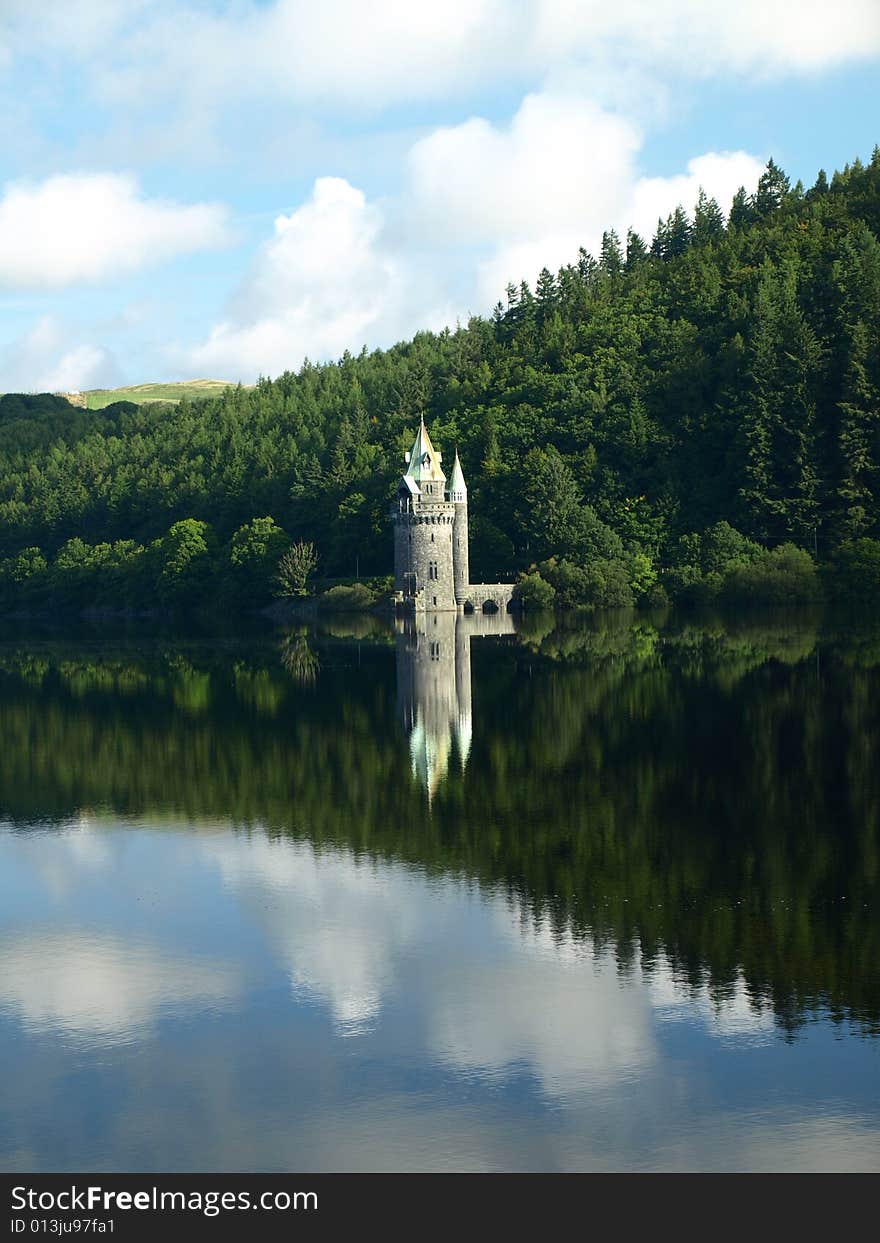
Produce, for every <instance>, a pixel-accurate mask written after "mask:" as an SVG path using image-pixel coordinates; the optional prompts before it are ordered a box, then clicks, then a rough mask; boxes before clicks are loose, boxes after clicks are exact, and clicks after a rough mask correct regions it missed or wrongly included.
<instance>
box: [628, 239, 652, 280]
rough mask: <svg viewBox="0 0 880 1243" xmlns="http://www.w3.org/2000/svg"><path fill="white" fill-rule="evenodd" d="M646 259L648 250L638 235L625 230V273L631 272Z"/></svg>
mask: <svg viewBox="0 0 880 1243" xmlns="http://www.w3.org/2000/svg"><path fill="white" fill-rule="evenodd" d="M647 257H648V248H647V246H646V245H645V243H644V241H643V240H642V238H641V237H639V235H638V233H635V232H634V231H633V230H632V229H628V230H627V234H626V261H625V267H626V271H627V272H632V271H633V269H634V268H637V267H638V265H639V264H640V263H643V262H644V260H645V259H647Z"/></svg>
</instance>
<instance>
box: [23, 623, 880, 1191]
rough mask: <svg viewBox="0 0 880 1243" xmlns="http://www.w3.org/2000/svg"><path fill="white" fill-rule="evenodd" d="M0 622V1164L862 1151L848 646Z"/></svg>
mask: <svg viewBox="0 0 880 1243" xmlns="http://www.w3.org/2000/svg"><path fill="white" fill-rule="evenodd" d="M333 630H335V632H336V633H331V632H328V631H327V630H326V629H325V630H324V631H323V632H322V633H320V634H310V633H306V632H305V631H291V632H289V633H279V634H278V635H274V636H272V637H271V638H264V639H261V640H258V641H250V642H244V641H241V642H238V641H232V640H202V641H198V642H196V641H188V642H172V641H169V640H161V641H160V640H148V639H141V640H138V641H119V642H116V643H108V642H100V643H99V642H95V641H92V642H69V643H62V642H34V641H29V642H22V641H7V642H5V643H2V644H0V737H2V744H3V745H2V749H0V1057H2V1061H3V1065H4V1071H5V1073H4V1077H3V1086H2V1089H0V1091H2V1101H3V1107H2V1110H0V1168H4V1169H7V1170H11V1169H14V1170H18V1169H28V1170H40V1169H44V1170H45V1169H53V1170H62V1169H83V1168H85V1169H94V1170H98V1169H107V1170H113V1169H120V1170H129V1169H151V1170H175V1169H187V1170H222V1169H226V1170H266V1171H268V1170H285V1169H295V1170H378V1169H390V1170H398V1169H399V1170H417V1169H420V1170H421V1169H424V1170H458V1169H464V1170H596V1169H652V1170H653V1169H721V1170H726V1169H729V1170H734V1169H862V1170H876V1169H880V1042H878V1035H880V919H878V915H880V903H878V867H880V765H878V758H880V708H878V704H880V632H878V631H877V630H872V629H871V628H870V627H864V626H855V625H853V624H852V623H851V621H848V622H847V623H846V624H842V623H840V622H838V621H830V620H824V621H823V620H822V619H821V618H817V617H813V616H811V615H804V614H801V615H798V616H796V617H787V618H763V619H758V618H754V617H753V618H751V619H745V620H739V621H732V620H729V619H728V620H726V621H725V620H721V619H710V620H708V621H707V620H704V621H703V622H701V623H699V624H698V623H696V622H690V623H688V622H684V621H680V620H679V621H676V620H674V619H670V618H665V619H662V618H661V619H638V620H635V621H633V619H632V618H628V617H618V618H616V619H597V620H595V621H593V622H592V623H590V624H574V623H568V624H564V625H562V626H561V627H559V626H556V627H554V625H553V624H552V623H551V622H549V621H548V622H543V621H540V620H536V619H530V620H529V621H528V622H527V624H526V625H525V626H524V628H521V629H520V632H519V633H514V632H513V631H514V627H513V624H512V623H511V622H510V621H509V619H506V618H500V619H495V620H494V621H491V620H489V619H483V618H476V619H474V620H467V619H465V620H463V621H459V622H458V623H456V622H455V620H454V619H452V618H443V617H441V618H439V619H438V622H437V625H436V627H435V626H433V624H431V625H428V626H426V627H424V628H422V629H421V630H419V631H401V632H400V633H394V632H393V631H391V630H388V629H385V628H383V627H381V626H379V625H378V624H376V623H374V622H372V621H370V620H361V621H350V622H339V623H336V624H335V626H334V627H333Z"/></svg>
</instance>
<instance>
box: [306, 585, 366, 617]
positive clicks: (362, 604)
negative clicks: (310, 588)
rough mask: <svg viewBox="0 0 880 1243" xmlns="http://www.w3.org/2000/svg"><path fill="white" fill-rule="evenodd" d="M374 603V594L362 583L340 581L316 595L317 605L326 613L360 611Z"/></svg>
mask: <svg viewBox="0 0 880 1243" xmlns="http://www.w3.org/2000/svg"><path fill="white" fill-rule="evenodd" d="M375 603H376V597H375V595H374V594H373V592H372V591H371V590H370V589H369V587H367V586H366V585H365V584H364V583H349V584H344V583H340V584H339V586H337V587H331V588H330V590H329V591H325V592H324V594H323V595H322V596H319V597H318V607H319V608H321V609H326V611H327V612H328V613H360V612H362V611H363V610H364V609H369V608H372V607H373V605H374V604H375Z"/></svg>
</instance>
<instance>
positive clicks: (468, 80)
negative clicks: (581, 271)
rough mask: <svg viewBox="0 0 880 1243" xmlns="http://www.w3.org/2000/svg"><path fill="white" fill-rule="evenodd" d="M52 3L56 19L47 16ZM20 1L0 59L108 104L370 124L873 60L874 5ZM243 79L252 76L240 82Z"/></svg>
mask: <svg viewBox="0 0 880 1243" xmlns="http://www.w3.org/2000/svg"><path fill="white" fill-rule="evenodd" d="M47 3H51V8H52V15H51V18H50V19H49V20H46V18H45V13H44V10H45V8H46V7H47ZM47 3H44V4H42V5H40V6H34V5H32V4H27V3H24V0H15V3H13V4H11V6H10V5H7V6H6V8H7V12H6V14H5V20H2V21H0V43H2V42H5V43H6V44H7V46H9V47H10V48H11V50H12V52H13V54H15V53H19V52H25V53H26V54H28V55H30V56H33V55H34V54H35V52H39V51H40V50H41V49H43V50H44V51H45V54H47V55H49V56H52V57H57V56H58V55H59V54H60V53H61V51H62V50H63V52H64V54H65V55H66V56H74V57H78V58H80V60H81V61H82V62H84V63H86V64H88V67H89V71H90V72H89V82H90V84H91V85H92V86H94V87H95V88H96V89H97V90H98V91H99V92H100V93H101V94H102V95H103V97H104V98H105V100H113V102H114V103H115V104H117V105H118V104H123V105H126V104H127V105H129V106H131V107H132V108H135V109H137V108H140V106H141V105H142V103H143V101H144V100H149V101H150V102H151V106H153V105H154V104H155V101H156V99H157V98H158V97H159V96H165V97H167V98H171V97H174V98H176V99H178V100H180V99H181V96H182V97H183V98H184V99H186V100H189V101H190V102H192V101H194V100H196V99H199V100H202V101H204V102H205V103H206V104H207V105H208V106H209V107H210V108H211V109H212V111H213V110H216V109H217V108H218V107H219V106H221V102H220V101H226V103H227V104H228V103H229V102H230V101H232V100H237V99H241V98H242V97H243V96H254V95H258V96H263V97H269V98H275V99H278V100H295V101H300V102H304V103H309V104H312V105H318V106H321V107H327V108H330V109H332V110H338V108H339V107H340V104H345V103H351V102H356V103H359V104H360V105H361V106H365V107H368V108H369V109H371V110H375V109H376V108H378V107H382V106H387V105H392V104H395V103H399V102H402V101H404V100H414V99H430V98H440V97H443V98H447V99H448V98H451V97H455V96H461V95H463V94H465V93H467V92H470V91H473V89H474V88H475V87H477V88H479V89H485V88H486V87H487V86H488V87H489V88H490V89H491V88H492V87H495V86H498V85H500V84H504V83H513V82H519V83H524V82H526V81H535V80H536V78H537V79H540V78H541V77H543V76H544V75H546V74H548V73H553V72H555V71H557V70H559V69H560V68H565V67H567V66H571V65H578V64H579V65H585V66H598V65H603V66H616V67H617V68H620V69H626V68H627V67H629V66H632V65H633V64H634V63H637V64H639V65H640V66H642V67H643V68H649V69H650V71H651V72H653V73H657V74H661V75H666V76H669V75H671V74H673V73H674V74H685V75H687V76H688V77H691V78H697V79H699V78H703V77H705V76H707V75H710V74H717V73H731V74H752V75H754V74H768V73H772V74H780V73H804V72H813V71H815V70H819V69H825V68H831V67H836V66H839V65H841V64H844V63H846V62H849V61H858V60H864V59H866V58H868V57H871V56H875V55H877V54H878V53H880V6H878V5H877V3H876V0H837V3H836V4H835V5H834V6H829V5H828V3H827V0H738V2H737V3H735V4H719V3H706V0H617V3H615V4H608V3H607V0H522V3H518V4H516V5H513V4H510V3H505V2H504V0H447V2H446V3H445V4H443V5H427V4H420V5H413V4H411V3H409V0H371V3H370V4H364V3H363V0H323V3H321V4H314V3H312V2H311V0H274V3H258V2H257V0H249V2H248V0H240V2H239V3H235V4H228V5H226V6H222V7H219V8H218V7H214V6H211V7H208V6H205V5H202V4H197V3H194V2H193V0H190V3H188V4H185V3H180V2H179V0H133V2H132V3H129V4H127V5H126V6H124V10H123V9H122V6H119V5H118V4H112V3H111V2H110V0H54V3H52V0H47ZM242 66H246V67H247V69H246V72H242Z"/></svg>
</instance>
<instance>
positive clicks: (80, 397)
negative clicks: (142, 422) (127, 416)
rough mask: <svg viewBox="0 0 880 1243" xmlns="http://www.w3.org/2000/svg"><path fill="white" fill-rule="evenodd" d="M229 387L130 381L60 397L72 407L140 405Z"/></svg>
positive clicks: (214, 382)
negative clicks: (124, 383) (117, 403)
mask: <svg viewBox="0 0 880 1243" xmlns="http://www.w3.org/2000/svg"><path fill="white" fill-rule="evenodd" d="M229 387H230V384H229V381H228V380H180V381H179V382H178V383H177V384H129V385H127V386H126V387H125V388H93V389H89V390H87V391H86V392H83V393H62V394H60V396H62V397H66V398H67V400H68V401H69V402H70V403H71V404H72V405H74V406H85V407H86V408H87V409H88V410H101V409H103V407H104V406H109V405H111V404H112V403H113V402H114V401H133V402H135V403H136V404H137V405H139V406H141V405H145V404H146V403H147V402H150V401H180V399H181V398H182V397H188V398H189V399H190V400H191V401H200V400H204V398H206V397H216V396H217V394H218V393H222V392H223V390H224V389H225V388H229Z"/></svg>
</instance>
